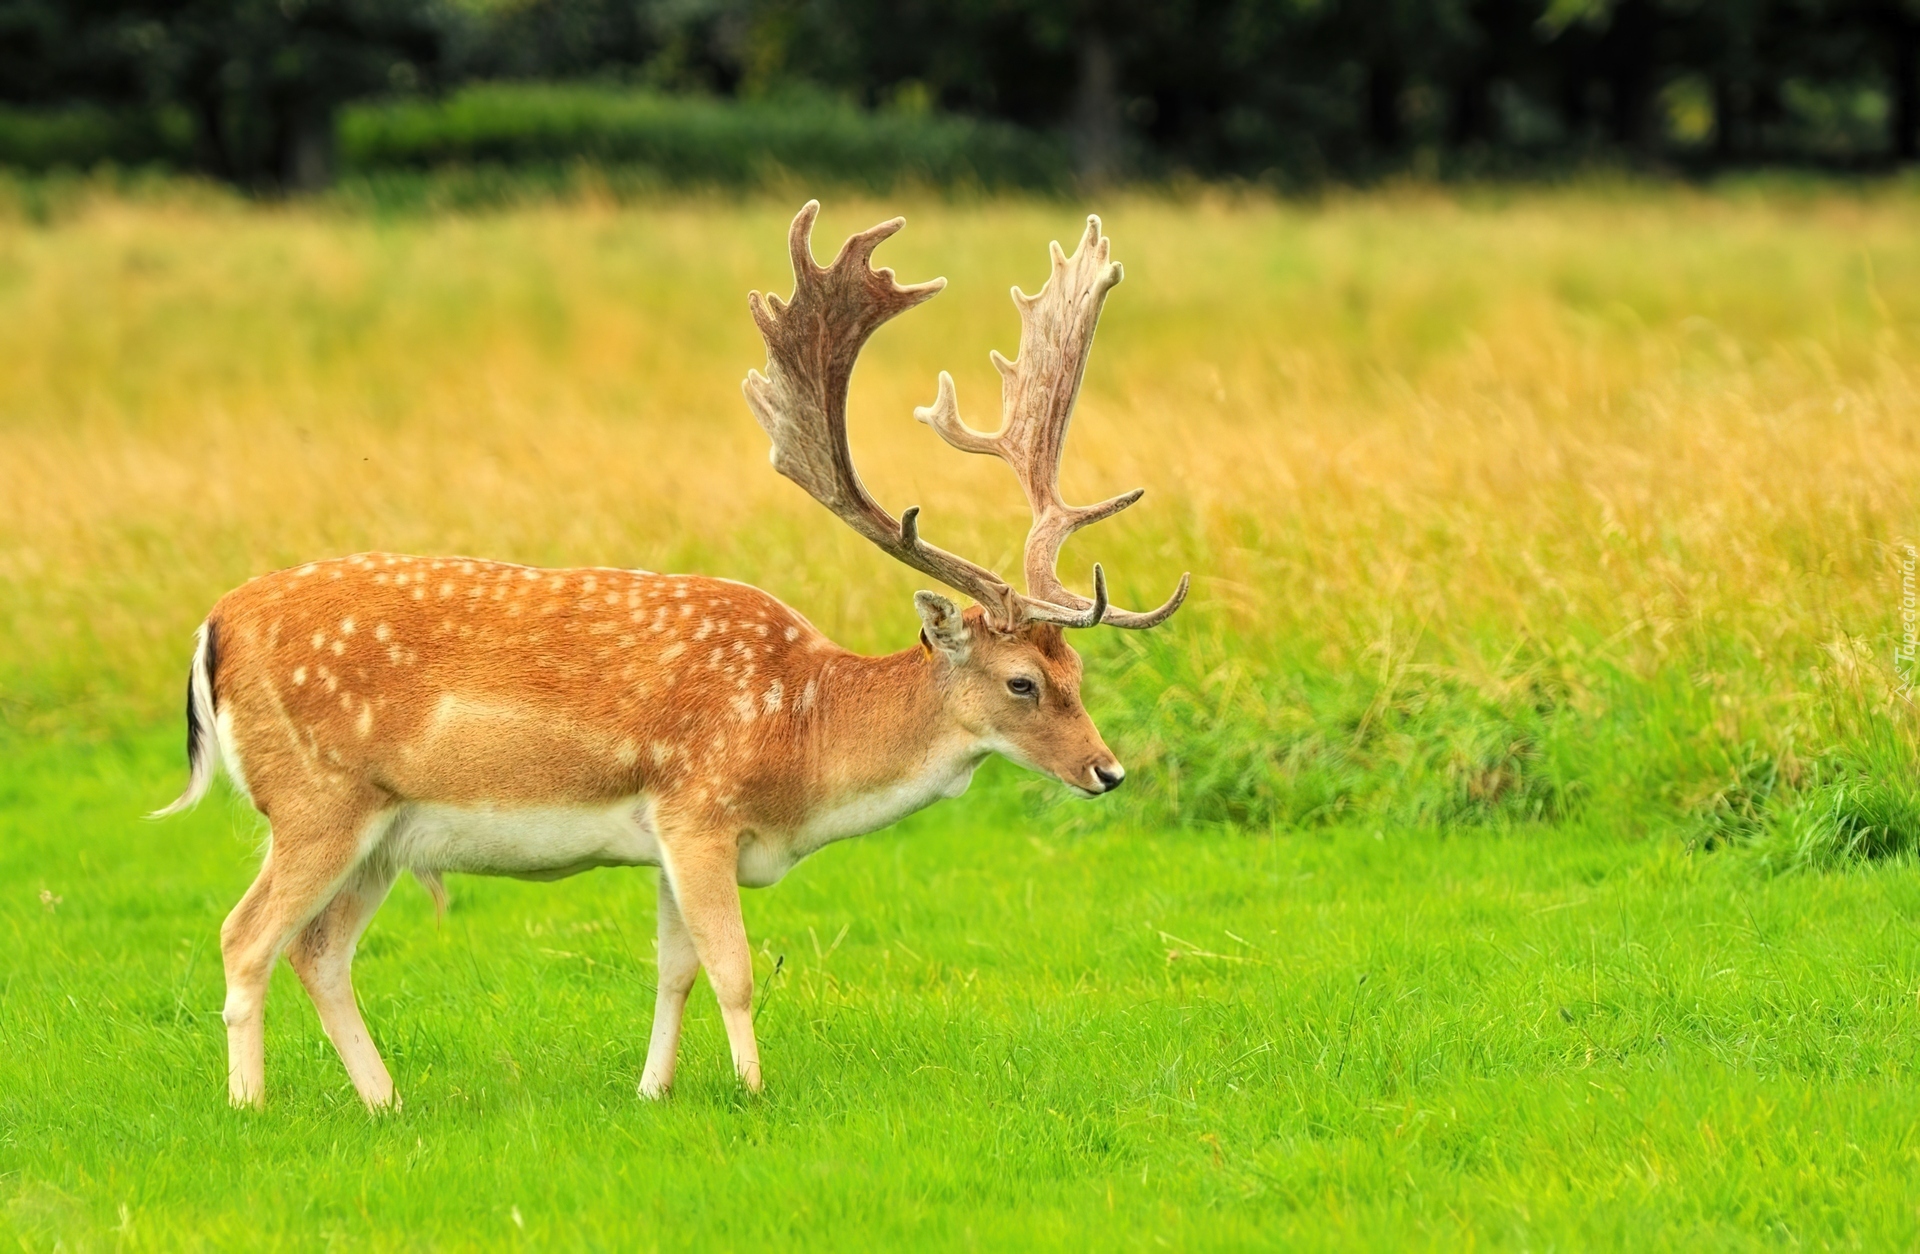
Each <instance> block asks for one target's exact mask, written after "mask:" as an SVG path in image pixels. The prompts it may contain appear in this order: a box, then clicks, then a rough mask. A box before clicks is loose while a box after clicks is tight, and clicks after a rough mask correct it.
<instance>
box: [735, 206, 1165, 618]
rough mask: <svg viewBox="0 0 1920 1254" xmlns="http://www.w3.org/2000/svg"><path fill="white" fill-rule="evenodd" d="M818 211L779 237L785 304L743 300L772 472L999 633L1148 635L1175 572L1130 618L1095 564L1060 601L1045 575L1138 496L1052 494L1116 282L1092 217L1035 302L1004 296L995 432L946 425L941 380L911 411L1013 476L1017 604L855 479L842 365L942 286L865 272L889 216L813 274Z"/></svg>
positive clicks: (894, 226) (1061, 591)
mask: <svg viewBox="0 0 1920 1254" xmlns="http://www.w3.org/2000/svg"><path fill="white" fill-rule="evenodd" d="M819 212H820V204H819V202H818V201H808V202H807V204H806V206H805V207H804V208H802V209H801V210H800V212H799V214H798V215H796V216H795V218H794V219H793V227H792V229H791V231H790V232H789V234H788V248H789V250H790V251H791V253H792V255H793V276H794V289H793V299H792V300H791V301H790V302H782V301H781V300H780V298H779V297H777V296H770V297H767V298H765V299H762V297H761V295H760V293H759V292H754V293H753V294H752V295H750V296H749V297H748V305H749V307H750V308H751V309H752V311H753V320H754V322H755V323H756V324H757V325H758V326H759V328H760V334H761V336H762V338H764V339H765V340H766V342H767V372H766V374H764V375H762V374H761V373H760V372H759V371H757V370H754V371H749V372H748V373H747V379H746V383H745V385H744V391H745V392H746V397H747V404H748V406H749V407H750V408H751V409H752V410H753V416H754V418H755V420H756V421H758V422H759V424H760V426H761V428H762V429H763V430H765V431H766V433H767V435H768V436H769V438H771V439H772V441H773V450H772V461H773V466H774V469H776V470H778V471H779V472H780V473H781V474H783V475H785V476H787V478H789V479H791V480H793V481H794V482H795V483H797V484H799V485H800V486H801V487H803V488H805V489H806V490H807V492H808V493H809V494H810V495H811V496H812V497H813V498H814V499H815V500H817V501H819V502H820V503H821V504H822V505H824V506H826V507H827V508H828V509H829V510H831V511H833V513H834V514H835V515H836V516H837V517H839V518H840V519H841V520H842V521H843V522H845V523H846V524H847V525H848V526H850V527H852V528H853V529H854V530H855V531H857V532H859V533H860V534H861V535H863V536H865V537H866V538H867V539H868V540H870V541H871V542H872V543H873V544H875V545H877V546H878V547H879V548H881V549H883V550H884V551H886V552H887V553H889V554H891V555H892V556H893V557H894V558H896V559H897V560H899V561H901V562H904V563H906V564H907V565H908V566H911V567H913V568H914V569H915V570H918V571H921V572H923V573H925V574H927V575H931V576H932V577H933V578H935V579H937V580H939V581H940V582H941V583H944V584H946V585H948V586H949V587H952V588H956V589H958V590H959V591H961V592H964V593H966V594H967V595H968V596H970V597H972V598H973V599H974V600H976V601H978V602H979V603H980V604H981V606H982V607H983V608H984V609H985V610H986V611H987V614H988V616H989V617H990V618H991V619H992V620H993V621H994V623H995V625H996V626H998V627H1000V628H1002V629H1004V630H1012V629H1014V628H1016V627H1018V626H1020V625H1021V624H1022V623H1031V622H1047V623H1058V624H1060V625H1061V626H1064V627H1092V626H1095V625H1096V624H1098V623H1101V622H1107V623H1111V624H1113V625H1114V626H1116V627H1136V628H1137V627H1152V626H1154V625H1155V624H1157V623H1160V622H1164V621H1165V620H1166V619H1167V618H1168V617H1169V616H1170V615H1171V614H1172V613H1173V612H1174V611H1175V610H1177V609H1179V608H1180V603H1181V602H1182V601H1183V600H1185V598H1186V595H1187V585H1188V577H1187V576H1186V575H1182V576H1181V577H1180V586H1179V587H1178V588H1176V589H1175V590H1174V593H1173V595H1172V596H1171V597H1169V598H1168V599H1167V602H1166V604H1164V605H1162V606H1160V608H1158V609H1156V610H1151V611H1148V612H1146V613H1135V612H1133V611H1129V610H1116V609H1111V608H1109V607H1108V605H1107V582H1106V573H1105V572H1104V571H1103V570H1102V569H1101V567H1100V565H1099V564H1098V563H1095V564H1094V568H1093V596H1092V597H1091V598H1087V597H1082V596H1080V595H1079V594H1077V593H1074V592H1071V591H1069V590H1068V589H1067V588H1066V587H1065V586H1064V585H1062V584H1061V583H1060V579H1059V576H1058V574H1057V573H1056V571H1055V566H1056V563H1057V562H1058V559H1059V554H1060V546H1061V545H1062V544H1064V543H1065V542H1066V539H1067V537H1068V536H1070V535H1072V534H1073V533H1074V532H1075V531H1078V530H1079V529H1080V528H1082V527H1084V526H1086V525H1088V524H1089V523H1094V522H1098V521H1099V520H1101V519H1102V518H1110V517H1112V516H1113V515H1114V514H1117V513H1119V512H1120V511H1121V510H1123V509H1125V508H1126V507H1127V506H1129V505H1131V504H1133V503H1134V502H1135V501H1137V500H1139V499H1140V497H1141V495H1142V491H1141V490H1140V489H1135V490H1134V491H1132V492H1129V493H1126V494H1125V495H1123V496H1117V497H1114V498H1113V499H1112V500H1109V501H1103V502H1101V503H1100V504H1098V505H1089V506H1083V507H1078V508H1076V507H1074V506H1070V505H1068V504H1066V503H1065V501H1063V500H1062V499H1061V497H1060V488H1059V478H1060V454H1061V451H1062V448H1063V446H1064V445H1065V443H1066V436H1067V425H1068V423H1069V422H1071V421H1072V419H1073V404H1074V400H1075V398H1076V397H1077V395H1078V394H1079V390H1080V377H1081V375H1082V374H1083V373H1084V372H1085V370H1086V361H1087V353H1088V351H1089V350H1090V349H1091V348H1092V346H1093V333H1094V328H1095V326H1096V324H1097V323H1098V321H1099V318H1100V305H1101V302H1102V301H1104V300H1105V298H1106V294H1107V291H1108V289H1110V288H1111V287H1113V285H1114V284H1116V283H1118V282H1119V281H1120V273H1121V272H1120V267H1119V265H1117V264H1109V263H1108V262H1107V254H1108V242H1107V239H1106V237H1105V236H1103V235H1101V234H1100V220H1099V219H1098V218H1089V219H1088V224H1087V235H1086V238H1085V240H1083V241H1082V243H1081V246H1080V248H1079V249H1078V250H1076V251H1075V253H1074V255H1073V257H1072V258H1071V259H1069V258H1067V257H1065V256H1064V255H1063V254H1062V253H1061V251H1060V246H1059V245H1058V244H1055V245H1053V274H1052V276H1051V277H1050V278H1049V279H1048V281H1047V285H1046V286H1045V287H1043V288H1041V289H1040V294H1039V295H1038V296H1032V297H1029V296H1025V295H1022V294H1021V292H1020V290H1019V289H1018V288H1015V289H1014V293H1013V298H1014V302H1015V304H1016V305H1018V306H1019V308H1020V318H1021V334H1020V357H1019V360H1018V361H1017V362H1009V361H1007V360H1006V359H1005V358H1003V357H1001V356H1000V355H999V354H998V353H995V354H994V355H993V363H994V365H995V366H996V367H998V368H999V370H1000V373H1001V376H1002V378H1003V380H1004V382H1003V387H1002V393H1003V397H1004V401H1005V409H1006V414H1005V421H1004V423H1003V425H1002V427H1001V430H1000V432H999V433H998V434H995V435H984V434H982V433H980V432H978V431H975V430H973V428H971V427H969V426H967V425H966V424H965V423H963V422H962V421H960V417H959V414H958V412H957V410H956V407H955V403H954V391H953V380H952V378H951V377H949V376H948V375H947V373H946V372H945V371H942V372H941V373H940V390H939V393H938V397H937V399H936V400H935V401H934V403H933V406H932V407H931V408H927V409H918V410H915V411H914V416H915V417H917V418H919V419H920V420H921V421H922V422H926V423H928V424H929V425H931V426H932V427H933V428H934V430H936V431H938V432H939V433H940V435H941V436H942V437H943V438H944V439H945V440H946V441H947V442H948V443H949V444H952V445H953V446H954V447H955V448H958V449H962V450H964V451H966V452H970V453H992V454H994V455H996V456H998V457H1000V458H1002V459H1003V460H1005V461H1006V462H1007V464H1008V465H1009V466H1011V467H1012V468H1013V471H1014V474H1015V475H1016V476H1018V477H1019V479H1020V485H1021V487H1022V488H1024V489H1025V491H1026V494H1027V503H1028V505H1029V507H1030V508H1031V509H1032V511H1033V527H1032V530H1030V531H1029V532H1028V533H1027V546H1026V562H1025V566H1026V577H1027V594H1026V595H1022V594H1020V593H1018V592H1015V591H1014V590H1013V588H1012V587H1011V586H1010V585H1009V584H1008V583H1007V581H1006V580H1005V579H1002V578H1001V577H1000V576H999V575H997V574H995V573H994V572H992V571H990V570H987V569H986V568H985V567H982V566H977V565H975V564H974V563H972V562H970V561H968V560H967V559H965V558H963V557H959V556H956V555H955V554H952V553H948V552H947V551H946V550H944V549H940V548H936V547H935V546H933V545H931V544H928V543H927V542H926V541H924V540H922V539H921V538H920V535H919V514H920V510H919V507H918V506H915V507H913V508H910V509H908V510H907V511H906V512H905V513H903V514H902V515H901V516H900V517H899V518H898V519H895V518H894V517H893V515H891V514H889V513H888V512H887V511H886V510H885V509H883V508H881V507H880V505H879V504H878V503H877V502H875V501H874V499H873V497H872V496H871V495H869V494H868V492H867V489H866V486H865V485H864V484H862V483H861V482H860V475H859V473H858V472H857V471H856V470H855V469H854V466H853V455H852V452H851V451H850V450H849V448H848V446H847V386H848V382H849V380H850V379H851V377H852V375H853V365H854V362H855V360H856V359H857V358H858V357H859V355H860V349H861V348H862V347H863V346H864V345H865V344H866V342H867V338H868V337H869V336H871V335H872V334H873V333H874V331H875V330H877V329H878V328H879V327H880V325H881V324H882V323H884V322H886V321H887V320H888V319H889V318H892V317H894V316H895V315H897V314H901V313H904V312H906V311H907V310H909V309H911V308H913V307H914V306H915V305H918V304H919V303H920V302H922V301H924V300H928V299H930V298H932V297H933V296H934V295H935V294H936V293H938V292H939V291H940V290H941V289H942V288H943V287H945V286H946V280H945V279H934V280H933V281H931V282H928V283H918V284H914V285H912V286H909V287H902V286H900V285H899V284H897V283H895V282H894V281H893V271H892V270H889V269H880V270H875V269H872V268H871V267H870V266H869V264H868V263H869V260H870V259H871V258H872V256H873V250H874V249H875V248H877V247H878V246H879V245H880V243H881V242H882V241H883V240H885V239H887V238H888V237H890V236H891V235H893V234H894V233H895V232H896V231H898V230H899V229H900V228H901V226H903V225H904V221H903V220H902V219H900V218H894V219H893V220H891V221H889V222H882V223H881V224H880V225H878V226H875V227H870V228H869V229H867V230H865V231H862V232H860V233H859V234H858V235H854V236H851V237H849V238H848V240H847V242H846V243H845V244H843V245H841V247H840V253H839V255H838V256H837V257H835V258H834V259H833V264H832V265H830V266H827V267H824V268H823V267H821V266H819V265H817V264H815V262H814V260H813V253H812V249H811V244H810V241H811V237H812V234H813V222H814V219H815V217H817V216H818V215H819Z"/></svg>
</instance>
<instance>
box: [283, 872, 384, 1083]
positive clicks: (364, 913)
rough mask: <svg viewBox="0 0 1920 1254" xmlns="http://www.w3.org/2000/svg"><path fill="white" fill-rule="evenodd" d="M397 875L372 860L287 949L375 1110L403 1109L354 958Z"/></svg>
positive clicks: (323, 1023) (323, 1022)
mask: <svg viewBox="0 0 1920 1254" xmlns="http://www.w3.org/2000/svg"><path fill="white" fill-rule="evenodd" d="M396 874H398V871H397V869H396V868H395V867H393V866H392V865H391V864H390V863H389V862H388V861H387V860H386V859H385V858H384V857H382V856H381V855H380V854H378V853H376V854H374V855H373V856H371V857H369V858H368V859H367V860H366V861H365V862H363V863H361V864H360V866H359V867H357V868H355V870H354V872H353V873H352V874H351V875H349V876H348V877H347V881H346V883H344V884H342V885H341V886H340V890H339V891H338V892H336V893H335V894H334V895H333V900H332V901H330V902H328V903H327V904H326V906H325V907H323V908H322V909H321V911H320V913H319V914H316V915H315V916H313V921H312V922H310V923H308V924H307V925H306V927H304V928H302V929H301V930H300V934H299V935H298V936H296V937H294V938H293V943H292V944H291V945H289V946H288V947H287V961H288V962H290V963H292V964H293V969H294V971H295V972H297V973H298V974H299V976H300V982H301V983H302V984H304V985H305V986H306V989H307V996H308V997H311V998H312V999H313V1006H314V1009H315V1010H317V1011H319V1012H320V1026H321V1027H322V1028H324V1029H325V1030H326V1033H327V1039H328V1040H330V1041H332V1042H333V1047H334V1048H335V1049H336V1050H338V1051H340V1061H341V1062H343V1063H345V1064H346V1067H347V1075H348V1077H349V1078H350V1079H352V1081H353V1087H354V1089H355V1090H356V1091H357V1092H358V1093H359V1094H360V1100H361V1101H363V1102H365V1103H366V1104H367V1105H368V1107H369V1108H371V1109H375V1110H379V1109H382V1108H384V1107H388V1106H398V1105H399V1104H400V1103H399V1099H398V1098H397V1097H395V1096H394V1092H393V1078H392V1077H391V1076H389V1075H388V1074H387V1064H386V1063H385V1062H383V1061H382V1060H381V1058H380V1050H379V1049H378V1047H376V1046H375V1045H374V1043H373V1037H372V1035H371V1034H370V1033H369V1032H368V1031H367V1023H366V1020H365V1019H363V1018H361V1017H360V1004H359V1002H358V1001H356V1000H355V998H354V995H353V952H354V948H355V946H357V945H358V944H359V943H360V934H361V933H362V932H364V931H366V928H367V924H368V923H369V922H371V921H372V920H373V916H374V914H375V912H376V911H378V910H379V909H380V905H381V903H382V902H384V901H385V900H386V899H387V890H389V889H390V888H392V887H393V880H394V876H395V875H396Z"/></svg>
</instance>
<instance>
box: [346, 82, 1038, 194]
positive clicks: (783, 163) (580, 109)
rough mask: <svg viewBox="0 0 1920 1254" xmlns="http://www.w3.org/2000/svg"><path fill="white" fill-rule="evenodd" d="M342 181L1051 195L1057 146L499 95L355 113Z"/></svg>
mask: <svg viewBox="0 0 1920 1254" xmlns="http://www.w3.org/2000/svg"><path fill="white" fill-rule="evenodd" d="M340 153H341V157H342V162H343V165H344V167H345V168H346V169H348V170H353V171H360V172H371V171H381V170H394V169H428V168H433V167H438V166H447V165H459V166H472V165H484V164H487V163H496V164H509V165H516V166H523V167H524V166H527V165H538V164H541V163H555V162H565V161H568V160H586V161H591V162H594V163H596V164H597V165H601V166H604V167H609V168H614V169H621V168H625V169H628V170H632V171H637V172H642V173H644V174H645V175H646V176H649V177H650V178H651V179H652V180H653V181H655V182H657V183H661V184H667V185H687V184H715V185H720V186H745V185H749V184H755V183H760V182H764V181H766V180H767V178H768V177H769V176H772V175H778V174H781V173H786V174H792V175H796V176H799V177H802V178H805V179H807V180H809V181H811V182H815V183H818V182H821V181H827V182H833V183H842V184H851V185H854V186H858V187H863V188H869V189H873V190H882V189H885V188H888V187H893V186H896V185H898V184H901V183H903V182H904V183H915V182H918V183H927V184H938V185H942V186H953V185H963V186H977V187H983V188H993V187H1020V188H1038V189H1048V188H1053V187H1057V186H1059V185H1060V180H1061V176H1062V173H1063V169H1064V162H1063V161H1062V159H1061V155H1060V153H1059V152H1058V150H1057V146H1056V145H1055V144H1053V143H1051V142H1049V141H1048V140H1046V139H1045V138H1043V137H1041V136H1038V135H1035V134H1033V133H1031V132H1027V131H1022V130H1019V129H1017V128H1014V127H1011V126H1006V125H1002V124H997V123H991V122H976V121H971V120H968V119H964V118H952V117H929V116H918V117H916V116H909V115H905V114H897V113H880V114H869V113H863V112H861V111H859V110H857V109H854V108H852V107H851V106H848V105H845V104H842V103H839V102H836V101H833V100H830V99H826V98H822V97H819V96H814V95H800V96H797V97H794V98H787V99H780V100H765V101H749V102H745V103H742V104H737V105H736V104H728V103H725V102H722V101H716V100H710V99H701V98H692V97H673V96H665V95H661V94H658V93H655V92H651V91H631V90H620V89H615V88H606V87H595V86H590V85H574V86H543V85H538V84H523V85H514V84H494V85H486V86H475V87H469V88H465V89H463V90H461V91H459V92H457V93H455V94H454V95H452V96H450V97H448V98H447V99H445V100H443V101H428V100H404V101H395V102H391V103H387V104H379V105H364V106H359V107H356V108H354V109H352V110H350V111H349V112H348V113H347V114H346V115H345V117H344V118H343V121H342V125H341V129H340Z"/></svg>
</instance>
